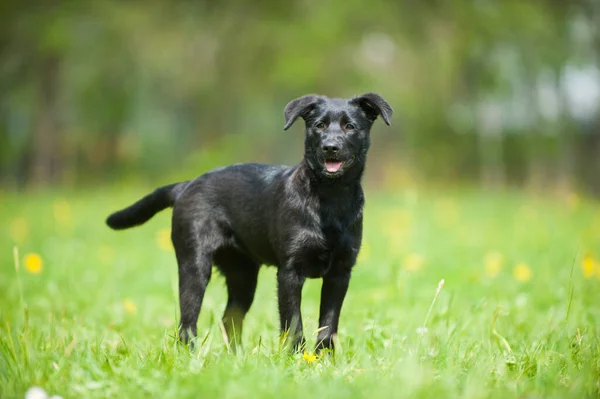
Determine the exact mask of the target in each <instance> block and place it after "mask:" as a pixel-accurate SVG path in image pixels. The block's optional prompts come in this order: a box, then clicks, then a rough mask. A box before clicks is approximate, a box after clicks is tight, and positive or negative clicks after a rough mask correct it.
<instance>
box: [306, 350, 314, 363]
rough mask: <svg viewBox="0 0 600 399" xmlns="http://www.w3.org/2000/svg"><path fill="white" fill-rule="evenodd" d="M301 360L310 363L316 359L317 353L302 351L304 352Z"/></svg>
mask: <svg viewBox="0 0 600 399" xmlns="http://www.w3.org/2000/svg"><path fill="white" fill-rule="evenodd" d="M302 360H304V361H305V362H306V363H312V362H314V361H315V360H317V355H315V354H314V353H308V352H307V351H304V353H303V354H302Z"/></svg>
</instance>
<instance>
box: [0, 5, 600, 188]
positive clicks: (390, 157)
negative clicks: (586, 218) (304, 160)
mask: <svg viewBox="0 0 600 399" xmlns="http://www.w3.org/2000/svg"><path fill="white" fill-rule="evenodd" d="M599 68H600V2H598V1H597V0H575V1H550V0H546V1H542V0H540V1H523V0H502V1H499V0H496V1H494V0H476V1H472V0H455V1H444V2H442V1H428V2H423V1H416V0H410V1H409V0H406V1H383V0H371V1H369V2H364V1H357V0H343V1H342V0H301V1H295V2H277V1H267V0H255V1H251V2H249V1H240V0H227V1H219V2H213V1H194V2H191V1H179V2H174V1H166V0H165V1H116V0H113V1H111V0H106V1H87V2H82V1H66V0H63V1H61V0H53V1H51V0H48V1H44V2H10V1H5V2H2V4H1V5H0V184H1V186H2V188H3V189H4V190H6V191H12V190H25V189H31V188H39V187H60V188H82V187H90V186H102V185H107V184H111V185H114V184H118V183H121V184H131V183H138V184H143V185H145V184H150V183H152V185H156V184H158V181H160V183H162V182H169V181H170V180H172V179H188V178H192V177H194V176H196V175H198V174H200V173H203V172H205V171H206V170H208V169H210V168H213V167H216V166H221V165H226V164H230V163H235V162H246V161H262V162H270V163H284V164H293V163H296V162H298V161H299V160H300V158H301V156H302V140H303V137H302V133H301V131H302V128H301V127H300V125H301V124H300V123H299V124H298V126H295V127H294V128H293V129H291V130H290V131H288V132H284V131H283V108H284V106H285V105H286V103H287V102H288V101H290V100H292V99H293V98H296V97H299V96H301V95H303V94H306V93H313V92H316V93H320V94H325V95H328V96H330V97H345V96H352V95H355V94H360V93H362V92H366V91H375V92H378V93H379V94H381V95H382V96H383V97H384V98H386V99H387V100H388V101H389V102H390V104H391V105H392V106H393V107H394V109H395V111H396V112H395V114H394V119H393V123H392V127H391V128H387V127H385V126H384V125H383V123H381V122H380V123H378V124H376V127H375V128H374V131H373V133H372V134H373V140H372V142H373V149H372V151H371V153H370V158H369V166H368V177H367V179H366V182H367V183H368V184H370V185H373V186H382V187H394V186H399V185H403V184H417V183H420V182H427V183H431V184H435V183H448V182H451V183H452V184H469V185H476V186H478V187H482V188H485V189H488V188H503V187H519V188H524V189H530V190H535V191H538V192H557V193H572V192H578V193H585V194H587V195H600V178H599V176H600V69H599Z"/></svg>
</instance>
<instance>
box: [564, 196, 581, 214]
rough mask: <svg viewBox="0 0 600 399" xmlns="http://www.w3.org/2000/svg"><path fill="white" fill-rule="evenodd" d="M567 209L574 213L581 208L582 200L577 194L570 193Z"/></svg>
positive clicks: (567, 199)
mask: <svg viewBox="0 0 600 399" xmlns="http://www.w3.org/2000/svg"><path fill="white" fill-rule="evenodd" d="M566 202H567V207H568V208H569V210H571V211H574V210H575V209H577V208H578V207H579V204H580V203H581V198H580V197H579V195H577V194H576V193H569V194H568V195H567V198H566Z"/></svg>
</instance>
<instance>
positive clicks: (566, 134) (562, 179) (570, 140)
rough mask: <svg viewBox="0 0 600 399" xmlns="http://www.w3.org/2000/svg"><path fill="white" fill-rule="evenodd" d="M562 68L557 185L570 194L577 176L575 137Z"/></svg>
mask: <svg viewBox="0 0 600 399" xmlns="http://www.w3.org/2000/svg"><path fill="white" fill-rule="evenodd" d="M562 73H563V71H562V70H559V71H558V72H557V74H556V76H555V89H556V93H557V94H558V112H559V114H558V121H557V123H556V126H557V129H558V137H559V145H560V149H559V161H558V173H557V186H558V190H559V192H560V193H564V194H568V193H570V192H572V191H573V183H574V178H575V161H576V159H575V137H573V134H572V132H571V126H569V120H568V118H569V117H568V115H567V107H568V100H567V93H566V89H565V88H564V86H563V85H562V84H561V77H562Z"/></svg>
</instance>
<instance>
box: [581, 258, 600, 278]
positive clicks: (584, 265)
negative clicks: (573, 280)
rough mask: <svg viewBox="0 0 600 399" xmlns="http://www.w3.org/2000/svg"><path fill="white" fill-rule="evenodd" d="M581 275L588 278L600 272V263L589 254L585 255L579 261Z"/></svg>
mask: <svg viewBox="0 0 600 399" xmlns="http://www.w3.org/2000/svg"><path fill="white" fill-rule="evenodd" d="M581 271H582V272H583V277H585V278H587V279H589V278H592V277H593V276H594V275H596V274H599V273H600V264H599V263H598V261H596V259H594V258H593V257H592V256H591V255H586V257H585V258H583V261H582V262H581Z"/></svg>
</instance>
